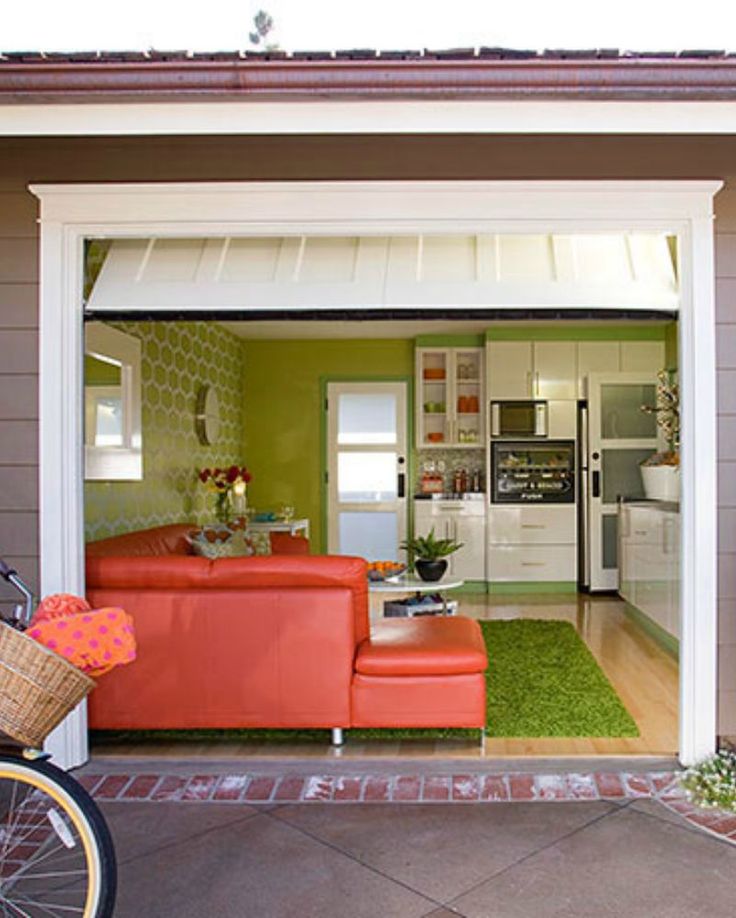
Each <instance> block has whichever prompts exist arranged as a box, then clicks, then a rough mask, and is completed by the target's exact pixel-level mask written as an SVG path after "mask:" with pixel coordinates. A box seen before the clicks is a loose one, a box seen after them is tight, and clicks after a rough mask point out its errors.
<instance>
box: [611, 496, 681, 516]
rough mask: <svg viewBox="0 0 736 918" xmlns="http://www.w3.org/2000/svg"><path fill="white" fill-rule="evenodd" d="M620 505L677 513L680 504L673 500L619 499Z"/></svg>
mask: <svg viewBox="0 0 736 918" xmlns="http://www.w3.org/2000/svg"><path fill="white" fill-rule="evenodd" d="M619 503H620V504H626V506H627V507H643V508H645V509H646V508H649V509H651V510H661V511H663V512H664V513H679V512H680V504H679V503H678V502H677V501H673V500H647V499H645V498H636V497H634V498H628V497H620V498H619Z"/></svg>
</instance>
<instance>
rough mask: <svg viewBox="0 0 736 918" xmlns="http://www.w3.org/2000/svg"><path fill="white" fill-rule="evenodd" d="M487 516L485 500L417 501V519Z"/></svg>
mask: <svg viewBox="0 0 736 918" xmlns="http://www.w3.org/2000/svg"><path fill="white" fill-rule="evenodd" d="M485 515H486V502H485V498H484V499H483V500H415V501H414V518H415V519H417V520H418V519H447V518H450V517H453V516H478V517H484V516H485Z"/></svg>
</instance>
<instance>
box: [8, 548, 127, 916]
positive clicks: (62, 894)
mask: <svg viewBox="0 0 736 918" xmlns="http://www.w3.org/2000/svg"><path fill="white" fill-rule="evenodd" d="M0 576H2V577H3V578H4V579H5V580H6V581H7V582H8V583H9V584H11V586H13V587H14V588H15V589H16V590H17V591H18V592H19V593H20V594H21V595H22V596H23V599H24V602H23V603H22V604H19V605H17V606H16V607H15V610H14V612H13V614H12V615H11V616H10V617H2V619H1V621H0V729H2V730H3V731H4V732H5V733H6V734H7V735H8V736H9V737H10V739H11V740H13V741H14V742H18V743H20V746H18V747H15V748H12V749H5V750H3V751H2V752H0V916H3V918H48V916H58V918H68V916H71V915H81V916H83V918H109V916H111V915H112V914H113V909H114V906H115V893H116V888H117V866H116V861H115V850H114V847H113V843H112V838H111V836H110V831H109V829H108V827H107V824H106V822H105V819H104V817H103V815H102V813H101V812H100V810H99V808H98V806H97V804H96V803H95V802H94V801H93V800H92V798H91V796H90V795H89V794H88V793H87V791H86V790H85V789H84V788H83V787H82V786H81V784H79V782H78V781H76V780H75V779H74V778H73V777H71V775H69V774H67V773H66V772H65V771H62V770H61V769H60V768H58V767H57V766H55V765H53V764H52V763H51V762H50V761H49V758H50V757H49V756H48V755H47V754H45V753H43V752H42V751H41V750H40V748H39V747H40V746H42V744H43V738H44V736H45V735H46V733H48V732H50V730H51V729H52V728H53V726H55V723H54V721H56V722H59V721H60V720H61V719H62V718H63V717H64V716H65V712H68V711H69V710H71V708H72V707H73V706H75V705H76V703H78V701H79V700H81V698H79V697H77V696H79V695H81V697H84V695H86V694H87V693H88V692H89V691H90V688H91V685H86V684H85V683H84V682H82V679H83V680H88V681H89V683H91V684H92V685H93V684H94V683H93V682H92V680H91V679H88V677H87V676H85V675H84V674H83V673H81V672H80V671H79V670H76V668H75V667H72V666H71V664H69V663H67V661H66V660H63V658H61V657H58V655H56V654H52V652H51V651H48V650H46V648H43V647H41V646H40V645H37V644H36V642H35V641H32V640H31V638H29V637H27V636H26V635H23V634H22V632H23V630H24V628H25V626H27V624H28V623H29V622H30V619H31V614H32V610H33V595H32V593H31V591H30V590H29V589H28V587H27V586H26V584H25V583H24V582H23V581H22V580H21V578H20V577H19V576H18V573H17V572H16V571H15V570H13V569H12V568H11V567H9V565H7V564H6V563H5V562H4V561H3V560H2V559H0ZM19 642H20V644H21V645H22V649H23V650H28V651H29V652H30V654H34V655H36V659H37V660H40V663H39V665H38V666H37V667H36V669H35V670H34V671H33V672H31V670H32V669H33V667H30V668H26V671H25V672H21V671H20V670H21V666H20V664H19V663H18V660H19V659H20V656H22V651H21V652H20V653H19V652H18V650H17V649H16V647H17V646H18V643H19ZM9 648H11V649H9ZM52 658H55V659H52ZM49 661H51V662H52V663H53V665H54V666H57V667H59V669H58V671H57V672H58V673H59V677H58V678H59V682H60V684H63V683H64V682H66V681H67V680H66V679H65V677H64V670H63V668H62V667H63V666H66V667H71V669H72V670H75V672H76V674H77V678H78V679H79V682H80V687H79V688H78V690H77V696H73V695H72V696H67V697H65V698H64V699H63V700H62V701H61V703H60V705H57V706H56V709H55V711H54V712H53V714H52V715H50V717H49V718H48V719H47V720H46V722H45V723H42V724H41V725H38V724H37V725H35V726H34V728H33V729H34V730H35V733H33V732H32V731H30V730H29V728H28V726H27V722H25V721H24V717H25V716H26V712H24V710H23V705H22V704H21V705H18V704H17V696H18V693H17V692H12V691H9V689H11V687H12V685H13V684H14V683H13V680H15V679H18V678H21V679H25V680H26V681H29V682H30V683H31V686H30V691H31V696H29V697H32V698H33V699H35V700H34V701H32V702H31V704H30V705H29V710H28V712H27V715H28V717H29V718H30V717H38V708H39V706H40V707H43V704H40V705H39V701H38V699H39V698H41V699H43V697H44V696H43V694H40V695H39V694H38V693H39V692H41V693H43V691H44V689H45V688H46V686H44V685H43V680H42V679H40V678H38V671H39V668H42V667H43V665H48V664H49ZM59 661H61V662H59ZM80 677H81V678H80ZM55 688H58V686H55ZM33 693H35V694H33ZM75 698H76V700H75ZM57 700H58V699H57V698H53V699H51V701H50V702H49V705H50V706H51V707H54V703H55V702H56V701H57ZM70 705H71V707H70ZM31 707H32V708H33V710H30V708H31ZM16 708H18V709H16ZM6 715H7V716H6ZM16 724H17V725H18V726H16ZM49 724H50V726H49ZM31 737H32V739H33V741H32V742H31V743H30V745H29V738H31Z"/></svg>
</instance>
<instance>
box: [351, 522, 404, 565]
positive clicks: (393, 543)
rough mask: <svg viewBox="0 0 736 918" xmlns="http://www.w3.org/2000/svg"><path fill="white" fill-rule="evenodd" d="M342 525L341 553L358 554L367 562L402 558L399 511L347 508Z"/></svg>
mask: <svg viewBox="0 0 736 918" xmlns="http://www.w3.org/2000/svg"><path fill="white" fill-rule="evenodd" d="M338 525H339V533H340V554H341V555H357V556H358V557H359V558H365V559H366V560H367V561H398V560H399V521H398V514H397V513H395V512H386V513H384V512H382V511H374V512H371V511H363V512H361V511H359V510H358V511H355V510H350V511H343V512H342V513H340V518H339V523H338Z"/></svg>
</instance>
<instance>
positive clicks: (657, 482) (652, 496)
mask: <svg viewBox="0 0 736 918" xmlns="http://www.w3.org/2000/svg"><path fill="white" fill-rule="evenodd" d="M640 468H641V480H642V482H643V484H644V495H645V496H646V497H647V499H648V500H669V501H675V502H677V501H679V500H680V467H679V466H678V465H652V466H641V467H640Z"/></svg>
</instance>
